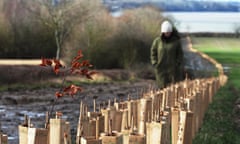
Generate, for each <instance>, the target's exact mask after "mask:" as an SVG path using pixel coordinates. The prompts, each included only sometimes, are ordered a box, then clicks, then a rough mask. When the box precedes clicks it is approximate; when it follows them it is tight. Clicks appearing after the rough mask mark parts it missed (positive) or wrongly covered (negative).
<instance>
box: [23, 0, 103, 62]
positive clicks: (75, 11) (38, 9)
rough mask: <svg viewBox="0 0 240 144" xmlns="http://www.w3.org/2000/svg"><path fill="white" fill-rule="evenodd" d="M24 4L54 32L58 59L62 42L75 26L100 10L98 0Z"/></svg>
mask: <svg viewBox="0 0 240 144" xmlns="http://www.w3.org/2000/svg"><path fill="white" fill-rule="evenodd" d="M22 1H23V2H25V6H26V8H27V9H28V10H29V11H30V12H31V13H32V14H33V15H35V18H36V20H39V21H41V22H42V23H43V24H44V25H45V26H46V27H47V28H49V29H50V30H52V31H53V32H54V37H55V42H56V47H57V52H56V59H60V54H61V49H62V47H63V44H64V42H65V41H66V40H67V38H68V37H69V36H70V34H71V32H72V31H73V29H74V27H75V26H76V25H79V24H81V23H82V22H84V21H87V20H89V19H90V18H91V17H92V16H93V15H94V14H95V13H96V11H97V10H98V9H99V8H100V5H101V4H100V1H99V0H91V1H89V0H32V1H26V0H22Z"/></svg>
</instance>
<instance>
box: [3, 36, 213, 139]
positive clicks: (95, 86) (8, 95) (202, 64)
mask: <svg viewBox="0 0 240 144" xmlns="http://www.w3.org/2000/svg"><path fill="white" fill-rule="evenodd" d="M183 45H184V54H185V68H186V70H187V71H188V72H189V75H191V76H192V77H193V78H194V77H208V76H211V73H212V72H213V71H216V69H215V67H214V66H213V65H212V64H211V63H209V62H208V61H206V60H205V59H202V58H201V57H200V56H199V55H198V54H196V53H192V52H190V51H188V49H187V42H186V41H183ZM100 73H101V75H100V76H99V77H100V79H105V80H107V82H96V83H82V84H81V87H82V88H83V92H81V93H79V94H77V95H76V96H75V97H74V98H71V97H64V98H62V99H59V100H58V101H57V104H56V106H55V111H61V112H62V113H63V117H64V118H65V119H66V120H67V121H69V122H70V123H71V131H72V135H73V137H74V138H75V134H76V127H77V122H78V116H79V103H80V101H83V102H84V103H85V104H87V105H88V107H89V110H92V107H93V106H92V105H93V104H92V100H93V98H92V97H93V96H98V99H97V104H98V105H99V104H100V103H102V104H103V105H104V104H105V103H106V101H108V100H109V99H110V100H111V101H113V100H114V98H116V99H117V100H126V99H127V97H128V95H130V96H131V97H132V99H136V98H139V97H140V96H141V94H142V93H143V92H145V91H147V90H148V89H149V88H150V86H153V87H154V85H155V80H154V73H153V69H152V67H149V66H147V67H144V69H143V68H142V69H138V70H137V71H136V70H135V71H129V70H100ZM46 75H47V77H46ZM99 77H98V78H99ZM133 79H134V80H133ZM0 80H1V82H0V84H1V85H2V86H3V85H4V86H7V85H10V84H14V83H16V82H17V83H19V82H22V83H23V84H24V83H32V82H35V83H36V82H43V81H52V82H60V81H61V79H59V78H56V77H54V75H52V74H51V72H50V71H49V69H41V68H39V66H29V65H17V66H16V65H0ZM101 81H102V80H101ZM58 90H59V88H58V87H54V86H53V87H52V86H51V87H45V88H41V87H39V88H36V89H35V88H33V89H25V88H24V86H23V87H22V88H19V89H14V88H9V89H8V90H6V91H3V92H0V99H1V101H0V118H1V125H2V131H3V132H4V133H5V134H7V135H8V136H9V144H18V125H19V124H21V123H22V122H23V119H24V115H28V116H29V117H30V118H31V120H32V123H33V125H34V126H35V127H43V126H44V120H45V112H46V111H48V110H49V109H50V107H51V104H52V102H53V100H54V98H55V96H54V94H55V92H56V91H58Z"/></svg>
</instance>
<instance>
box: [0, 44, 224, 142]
mask: <svg viewBox="0 0 240 144" xmlns="http://www.w3.org/2000/svg"><path fill="white" fill-rule="evenodd" d="M190 47H191V46H190ZM215 65H216V67H217V68H218V69H219V76H218V77H212V78H204V79H195V80H189V79H185V80H184V81H182V82H179V83H176V84H172V85H170V86H169V87H166V88H164V89H162V90H154V89H151V90H149V91H148V92H147V93H144V94H143V95H141V98H139V99H136V100H133V99H130V98H129V99H128V100H127V101H122V102H117V101H115V102H114V104H112V103H111V101H110V100H109V102H108V105H107V106H105V107H100V108H99V110H98V111H97V110H96V99H94V102H93V105H94V109H93V111H91V112H90V111H88V109H87V106H86V105H84V104H83V103H82V102H81V103H80V114H79V122H78V128H77V134H76V141H75V142H73V141H72V138H71V133H70V123H69V122H68V121H66V120H65V119H63V118H62V114H61V113H60V112H56V117H55V118H51V119H50V122H49V125H46V126H45V128H34V127H33V126H32V124H31V120H30V119H29V118H28V117H27V116H25V121H24V123H23V124H22V125H19V127H18V130H19V144H72V143H76V144H191V143H192V139H193V138H194V137H195V135H196V133H197V132H198V130H199V128H200V127H201V125H202V123H203V118H204V113H205V112H206V110H207V108H208V105H209V104H210V103H211V102H212V100H213V96H214V95H215V93H216V92H217V91H218V89H219V88H220V87H221V86H223V85H225V83H226V82H227V76H225V75H224V74H223V71H222V69H220V68H222V67H220V68H219V66H221V65H219V64H218V63H215ZM47 120H48V114H47V115H46V121H47ZM0 134H1V137H0V138H1V139H0V142H1V144H7V136H6V135H4V134H2V133H0Z"/></svg>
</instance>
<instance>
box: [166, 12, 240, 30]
mask: <svg viewBox="0 0 240 144" xmlns="http://www.w3.org/2000/svg"><path fill="white" fill-rule="evenodd" d="M164 16H170V17H172V18H173V19H174V22H175V25H176V27H177V28H178V30H179V31H180V32H223V33H225V32H226V33H229V32H230V33H234V32H235V29H236V27H239V28H240V12H167V13H164Z"/></svg>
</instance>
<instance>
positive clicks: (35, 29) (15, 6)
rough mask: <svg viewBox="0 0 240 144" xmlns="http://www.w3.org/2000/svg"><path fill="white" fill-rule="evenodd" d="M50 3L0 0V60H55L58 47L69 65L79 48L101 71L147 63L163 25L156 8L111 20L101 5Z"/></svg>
mask: <svg viewBox="0 0 240 144" xmlns="http://www.w3.org/2000/svg"><path fill="white" fill-rule="evenodd" d="M43 1H44V0H43ZM48 1H49V0H46V1H44V2H46V3H43V2H42V3H40V2H39V1H37V0H29V1H27V2H26V1H23V0H11V1H9V0H1V3H0V49H1V51H0V57H1V58H3V59H5V58H6V59H9V58H11V59H39V58H41V57H47V58H53V57H56V56H57V54H56V52H57V50H58V47H59V48H60V53H59V57H60V59H63V60H64V61H65V62H66V63H67V64H69V62H70V60H71V59H72V57H73V56H75V55H76V52H77V51H78V50H79V49H81V50H83V53H84V55H85V58H86V59H89V60H90V62H91V63H92V64H93V65H94V66H95V68H99V69H100V68H129V67H132V66H134V65H136V64H142V63H143V64H144V63H149V54H150V47H151V43H152V40H153V39H154V37H156V36H157V35H158V34H159V32H160V23H161V21H162V20H163V16H162V15H161V12H160V10H159V9H156V8H154V7H142V8H139V9H134V10H127V11H126V12H124V14H123V16H121V17H113V16H112V15H111V14H109V12H107V10H106V9H105V8H104V6H103V5H102V4H101V3H100V1H99V0H91V1H86V0H79V1H78V2H79V3H77V4H76V3H75V4H74V7H73V4H69V3H62V4H59V5H54V4H51V3H47V2H48ZM56 39H58V43H57V41H56Z"/></svg>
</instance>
